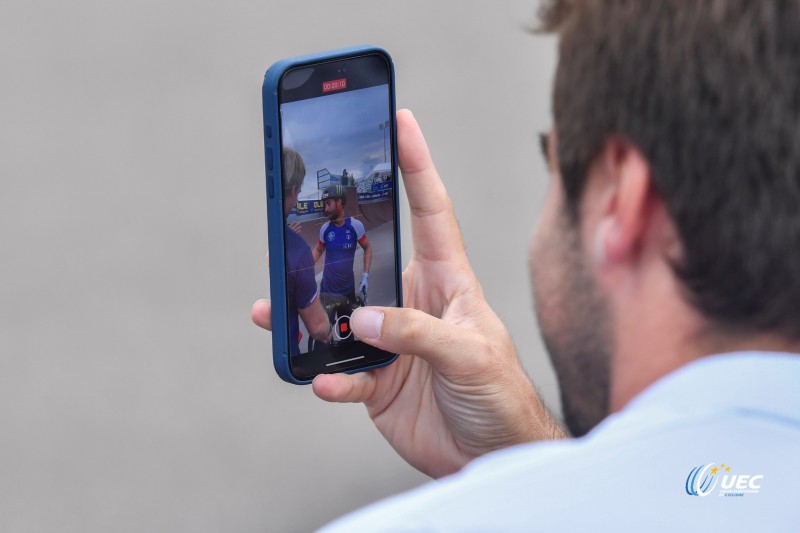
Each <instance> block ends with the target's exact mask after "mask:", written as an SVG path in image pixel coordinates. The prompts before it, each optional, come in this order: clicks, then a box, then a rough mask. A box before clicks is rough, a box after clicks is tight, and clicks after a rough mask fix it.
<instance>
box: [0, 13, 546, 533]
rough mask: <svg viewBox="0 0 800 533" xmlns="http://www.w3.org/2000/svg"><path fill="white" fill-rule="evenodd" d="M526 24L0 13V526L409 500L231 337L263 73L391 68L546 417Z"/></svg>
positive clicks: (258, 164)
mask: <svg viewBox="0 0 800 533" xmlns="http://www.w3.org/2000/svg"><path fill="white" fill-rule="evenodd" d="M535 8H536V5H535V2H529V1H508V2H491V3H490V2H464V1H456V0H450V1H436V2H435V1H427V2H425V1H405V2H387V1H377V0H371V1H363V2H357V1H347V2H344V1H341V2H333V1H330V0H328V1H310V0H309V1H295V2H276V1H266V0H262V1H260V2H255V1H248V2H229V3H223V2H207V1H202V2H190V1H163V0H158V1H141V2H116V1H100V0H98V1H80V0H77V1H72V2H56V1H52V2H35V1H34V2H31V1H19V0H3V2H2V3H0V184H1V185H2V189H0V190H1V191H2V193H1V194H0V243H1V244H2V252H1V253H0V258H1V263H0V264H1V265H2V266H1V267H0V269H1V270H0V272H2V276H0V530H2V531H6V532H18V531H20V532H21V531H64V532H71V531H76V532H77V531H81V532H85V531H192V532H203V531H209V532H210V531H237V532H238V531H292V530H298V531H303V530H308V529H310V528H313V527H315V526H319V525H320V524H322V523H324V522H326V521H328V520H330V519H332V518H334V517H336V516H338V515H340V514H342V513H344V512H347V511H349V510H352V509H355V508H357V507H360V506H362V505H364V504H366V503H369V502H372V501H375V500H377V499H379V498H382V497H385V496H388V495H391V494H394V493H397V492H399V491H402V490H405V489H408V488H411V487H413V486H416V485H418V484H420V483H423V482H424V481H426V479H427V478H426V477H425V476H423V475H421V474H419V473H417V472H416V471H415V470H413V469H412V468H411V467H409V466H407V465H406V464H405V463H404V462H403V461H402V460H401V459H399V458H398V457H397V456H396V455H395V454H394V453H393V451H392V449H391V448H390V447H389V446H388V444H386V443H385V442H384V441H383V440H382V438H381V437H380V435H379V434H378V432H377V431H376V430H375V429H374V428H373V427H372V424H371V422H370V421H369V419H368V418H367V416H366V414H365V412H364V409H363V407H362V406H360V405H329V404H325V403H323V402H321V401H319V400H317V399H316V398H315V397H314V396H313V394H312V392H311V389H310V388H308V387H294V386H290V385H287V384H284V383H282V382H281V381H280V380H279V379H278V378H277V377H276V375H275V374H274V372H273V370H272V361H271V354H270V338H269V334H268V333H266V332H264V331H261V330H259V329H258V328H256V327H255V326H253V325H252V324H251V323H250V319H249V310H250V305H251V303H252V302H253V301H254V300H255V299H257V298H259V297H264V296H265V295H267V293H268V285H267V273H266V270H265V265H264V254H265V252H266V249H267V241H266V212H265V202H264V177H263V145H262V133H261V101H260V88H261V82H262V79H263V74H264V70H265V69H266V67H267V66H268V65H269V64H270V63H272V62H273V61H275V60H277V59H279V58H281V57H286V56H292V55H298V54H302V53H309V52H315V51H320V50H325V49H330V48H336V47H340V46H345V45H352V44H360V43H372V44H377V45H381V46H384V47H385V48H387V49H388V50H389V51H391V52H392V54H393V55H394V58H395V62H396V69H397V82H398V87H397V95H398V105H399V106H401V107H409V108H411V109H413V110H414V112H415V114H416V116H417V118H418V120H419V121H420V123H421V124H422V126H423V130H424V132H425V133H426V136H427V138H428V142H429V144H430V146H431V149H432V151H433V154H434V157H435V160H436V161H437V163H438V166H439V170H440V172H441V174H442V176H443V178H444V181H445V183H446V185H447V187H448V189H449V191H450V194H451V196H452V198H453V200H454V202H455V205H456V209H457V213H458V216H459V220H460V223H461V228H462V230H463V232H464V235H465V239H466V244H467V249H468V253H469V255H470V258H471V260H472V261H473V265H474V267H475V270H476V271H477V273H478V275H479V277H480V279H481V280H482V281H483V286H484V289H485V291H486V295H487V297H488V299H489V301H490V302H491V304H492V305H493V306H494V307H495V309H496V310H497V311H498V313H499V314H500V316H501V317H502V318H503V319H505V321H506V323H507V324H508V327H509V328H510V330H511V332H512V334H513V337H514V339H515V341H516V343H517V346H518V347H519V350H520V353H521V354H522V358H523V360H524V364H525V366H526V368H527V369H528V371H529V372H530V374H531V376H532V377H533V379H534V380H535V382H536V384H537V386H538V387H539V388H540V389H541V391H542V394H543V395H544V397H545V398H546V400H547V401H548V403H549V405H550V406H551V407H553V408H556V409H557V408H558V405H557V387H556V384H555V379H554V377H553V374H552V371H551V369H550V367H549V363H548V362H547V360H546V356H545V354H544V351H543V349H542V347H541V345H540V343H539V340H538V333H537V331H536V326H535V321H534V317H533V313H532V311H531V302H530V284H529V281H528V274H527V242H528V237H529V235H530V231H531V228H532V227H533V225H534V223H535V221H536V217H537V214H538V211H539V206H540V204H541V201H542V198H543V195H544V190H545V186H546V182H547V176H546V171H545V167H544V165H543V163H542V162H541V159H540V157H539V153H538V146H537V143H536V132H538V131H540V130H542V129H546V128H547V127H549V125H550V114H549V93H550V85H551V81H552V74H553V70H554V65H555V42H554V39H553V38H552V37H541V36H533V35H530V34H529V33H528V32H527V31H526V29H525V28H526V26H527V25H530V24H531V23H532V22H533V21H534V13H535ZM404 214H406V215H407V212H405V213H404ZM406 222H407V218H406ZM407 230H408V226H407V224H405V225H404V227H403V231H404V232H405V234H404V239H405V249H406V250H410V242H409V241H408V231H407Z"/></svg>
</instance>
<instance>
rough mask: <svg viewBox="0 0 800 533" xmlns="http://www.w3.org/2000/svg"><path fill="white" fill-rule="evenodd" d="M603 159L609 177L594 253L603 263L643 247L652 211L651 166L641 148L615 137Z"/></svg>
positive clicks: (615, 260) (605, 172)
mask: <svg viewBox="0 0 800 533" xmlns="http://www.w3.org/2000/svg"><path fill="white" fill-rule="evenodd" d="M601 160H602V165H603V170H604V174H605V177H606V179H605V180H604V184H603V190H602V191H601V196H600V197H601V198H602V199H603V200H602V205H601V206H600V208H601V214H600V220H599V221H598V224H597V229H596V230H595V255H596V256H597V257H596V259H597V260H598V262H601V263H606V262H620V261H625V260H628V259H632V258H633V256H634V255H635V254H636V252H637V251H638V250H639V249H640V248H641V244H642V240H643V238H644V235H645V233H646V231H647V227H648V221H649V219H650V216H651V214H652V212H651V211H652V208H653V205H652V200H653V199H654V192H655V191H654V189H653V182H652V174H651V171H650V165H649V163H648V162H647V159H645V157H644V154H642V153H641V151H639V149H638V148H636V147H635V146H633V145H631V144H629V143H626V142H625V141H623V140H620V139H615V138H612V139H610V140H609V141H608V142H607V143H606V146H605V149H604V150H603V154H602V155H601Z"/></svg>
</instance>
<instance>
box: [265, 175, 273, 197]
mask: <svg viewBox="0 0 800 533" xmlns="http://www.w3.org/2000/svg"><path fill="white" fill-rule="evenodd" d="M267 194H268V195H269V197H270V198H275V178H273V177H272V174H267Z"/></svg>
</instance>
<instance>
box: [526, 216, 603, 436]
mask: <svg viewBox="0 0 800 533" xmlns="http://www.w3.org/2000/svg"><path fill="white" fill-rule="evenodd" d="M563 218H566V217H563ZM558 226H559V227H558V230H559V231H557V232H556V233H557V235H552V234H551V235H550V236H548V237H547V238H546V240H545V242H544V243H543V244H542V246H540V248H541V249H539V250H536V253H535V258H534V260H532V262H531V273H532V277H533V292H534V302H535V305H534V309H535V311H536V315H537V318H538V320H539V324H540V331H541V335H542V340H543V341H544V344H545V347H546V348H547V351H548V353H549V355H550V360H551V361H552V363H553V367H554V369H555V372H556V376H557V377H558V384H559V389H560V392H561V405H562V409H563V413H564V424H565V425H566V427H567V429H568V430H569V431H570V433H571V434H572V435H573V436H576V437H580V436H583V435H585V434H586V433H588V432H589V431H590V430H591V429H592V428H594V427H595V426H596V425H597V424H599V423H600V422H601V421H602V420H603V419H604V418H605V417H606V416H607V415H608V412H609V397H610V375H611V357H612V353H613V348H612V335H611V316H610V315H609V311H610V309H609V305H608V303H607V298H606V297H605V296H604V295H603V294H602V293H601V292H600V290H599V288H598V286H597V283H596V282H595V280H594V278H593V277H592V274H591V272H590V271H589V270H588V268H587V266H586V264H585V261H584V259H583V256H582V253H581V243H580V236H579V231H578V228H576V227H575V224H573V223H572V222H571V221H569V220H566V219H564V220H562V221H561V222H560V223H559V224H558Z"/></svg>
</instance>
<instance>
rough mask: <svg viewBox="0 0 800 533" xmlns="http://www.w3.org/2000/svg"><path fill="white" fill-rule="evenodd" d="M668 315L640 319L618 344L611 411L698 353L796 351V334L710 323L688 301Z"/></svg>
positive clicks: (799, 348) (798, 345)
mask: <svg viewBox="0 0 800 533" xmlns="http://www.w3.org/2000/svg"><path fill="white" fill-rule="evenodd" d="M672 317H673V318H672V319H671V320H670V319H667V320H663V321H659V320H657V319H654V320H652V321H649V320H642V321H640V323H639V326H640V329H639V330H638V332H636V333H633V334H631V335H628V336H627V337H626V338H625V339H624V340H623V341H622V342H621V343H620V345H619V346H618V351H617V353H616V354H615V357H614V361H613V370H612V386H611V398H610V409H611V412H615V411H619V410H620V409H622V408H623V407H624V406H625V405H626V404H627V403H628V402H629V401H630V400H631V399H633V398H634V397H635V396H637V395H638V394H639V393H641V392H642V391H643V390H645V389H646V388H648V387H649V386H650V385H652V384H653V383H654V382H655V381H657V380H658V379H660V378H661V377H663V376H665V375H667V374H669V373H671V372H673V371H675V370H677V369H678V368H681V367H682V366H684V365H687V364H689V363H692V362H694V361H696V360H698V359H701V358H703V357H708V356H710V355H720V354H725V353H733V352H786V353H800V342H798V341H796V340H791V339H790V338H788V337H786V336H783V335H780V334H776V333H744V332H742V331H741V330H738V331H737V330H736V329H733V328H724V329H723V328H719V327H715V326H714V325H713V324H712V323H710V322H709V321H708V320H706V319H703V318H701V317H700V316H699V313H697V311H695V310H693V309H689V308H688V307H687V308H686V309H685V310H684V311H683V312H682V313H678V312H675V314H673V315H672ZM675 317H680V318H675ZM642 322H645V323H642ZM659 322H660V326H659ZM649 326H652V327H649Z"/></svg>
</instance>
